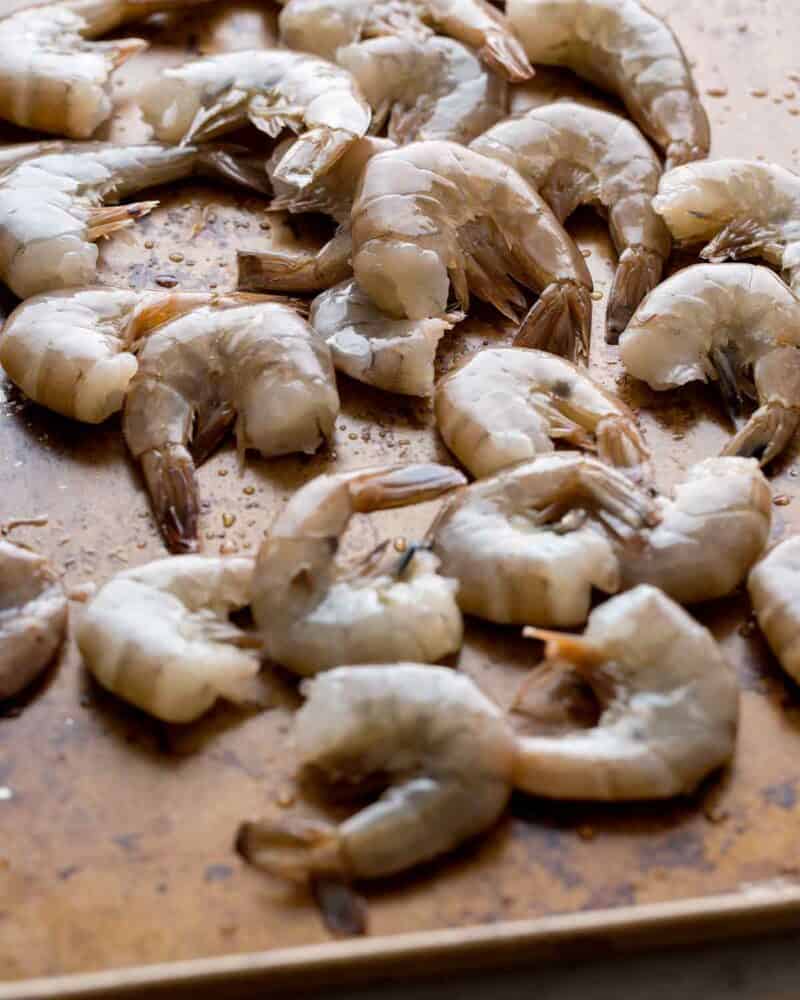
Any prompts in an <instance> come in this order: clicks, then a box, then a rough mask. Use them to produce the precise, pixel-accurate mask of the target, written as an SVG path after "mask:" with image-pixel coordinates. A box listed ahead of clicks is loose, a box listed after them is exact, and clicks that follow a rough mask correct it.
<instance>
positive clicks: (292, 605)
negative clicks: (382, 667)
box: [253, 465, 465, 675]
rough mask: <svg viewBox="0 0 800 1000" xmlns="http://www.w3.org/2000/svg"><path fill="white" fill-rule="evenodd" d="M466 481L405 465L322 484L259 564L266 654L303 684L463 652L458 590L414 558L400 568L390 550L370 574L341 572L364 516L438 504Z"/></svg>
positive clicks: (298, 499)
mask: <svg viewBox="0 0 800 1000" xmlns="http://www.w3.org/2000/svg"><path fill="white" fill-rule="evenodd" d="M464 481H465V480H464V477H463V476H462V475H461V473H459V472H457V471H456V470H455V469H451V468H449V467H448V466H442V465H398V466H385V467H377V468H369V469H357V470H354V471H353V472H349V473H339V474H334V475H328V476H318V477H317V478H316V479H314V480H312V481H311V482H310V483H309V484H308V485H307V486H305V487H304V488H303V489H302V490H300V491H299V492H298V493H296V494H295V496H294V497H293V498H292V500H291V501H290V502H289V503H288V505H287V506H286V508H285V509H284V510H283V512H282V513H281V514H279V516H278V518H277V520H276V521H275V523H274V525H273V526H272V528H271V530H270V532H269V534H268V536H267V538H266V540H265V541H264V543H263V544H262V546H261V550H260V552H259V554H258V560H257V565H256V573H255V577H254V580H253V615H254V617H255V620H256V622H257V624H258V625H259V627H260V629H261V632H262V636H263V642H264V652H265V654H266V655H267V656H268V657H270V658H271V659H273V660H275V661H276V662H277V663H280V664H282V665H283V666H285V667H288V668H289V669H290V670H292V671H293V672H295V673H298V674H305V675H308V674H315V673H318V672H319V671H322V670H327V669H329V668H331V667H335V666H339V665H342V664H346V663H347V664H355V663H380V662H384V663H390V662H393V661H397V660H403V659H405V658H407V657H408V656H409V655H411V654H413V655H414V656H415V657H416V658H417V659H418V660H419V661H421V662H435V661H436V660H440V659H442V657H444V656H447V655H448V654H450V653H453V652H456V651H457V650H458V649H459V648H460V647H461V640H462V629H463V626H462V621H461V613H460V612H459V610H458V605H457V604H456V600H455V591H456V584H455V582H454V581H453V580H448V579H445V578H444V577H442V576H439V574H438V572H437V570H438V566H439V561H438V559H436V557H435V556H433V555H432V554H431V553H430V552H428V551H426V550H425V549H419V550H418V549H416V548H411V549H410V550H408V551H407V552H405V553H404V554H403V555H402V556H398V555H397V553H396V552H392V554H391V557H390V561H388V562H387V560H386V559H382V560H379V559H376V557H380V556H382V555H385V553H386V546H381V547H380V548H379V549H378V550H377V551H376V552H375V553H373V554H372V556H371V557H370V558H369V559H368V560H367V562H366V564H365V565H362V566H360V567H358V566H357V567H355V568H353V567H350V568H349V569H348V568H346V567H340V566H337V564H336V561H335V556H336V551H337V548H338V544H339V538H340V536H341V535H342V534H343V533H344V531H345V528H346V527H347V524H348V522H349V520H350V518H351V517H352V516H353V515H354V514H356V513H367V512H369V511H376V510H385V509H387V508H389V507H398V506H404V505H406V504H410V503H419V502H422V501H424V500H430V499H433V498H435V497H437V496H439V495H441V494H442V493H445V492H446V491H448V490H450V489H453V488H454V487H456V486H460V485H463V483H464Z"/></svg>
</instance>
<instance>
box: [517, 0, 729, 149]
mask: <svg viewBox="0 0 800 1000" xmlns="http://www.w3.org/2000/svg"><path fill="white" fill-rule="evenodd" d="M506 14H507V17H508V20H509V21H510V23H511V25H512V26H513V27H514V29H515V30H516V31H517V33H518V34H519V37H520V38H521V39H522V44H523V45H524V46H525V51H526V52H527V53H528V56H529V57H530V59H531V61H532V62H534V63H542V64H545V65H551V66H566V67H567V68H568V69H571V70H572V72H573V73H576V74H577V75H578V76H582V77H583V78H584V79H586V80H588V81H589V82H590V83H593V84H594V85H595V86H597V87H601V88H602V89H603V90H607V91H610V92H611V93H613V94H616V95H617V96H618V97H619V98H621V100H622V101H623V103H624V104H625V107H626V108H627V109H628V113H629V114H630V116H631V118H633V120H634V121H635V122H636V124H637V125H638V126H639V128H640V129H641V130H642V132H644V134H645V135H646V136H648V138H650V139H652V140H653V142H654V143H655V144H656V145H657V146H658V147H659V148H660V149H662V150H663V152H664V154H665V156H666V161H667V169H670V168H671V167H675V166H678V164H681V163H686V162H688V161H689V160H698V159H702V157H704V156H707V155H708V150H709V146H710V144H711V135H710V128H709V124H708V116H707V115H706V112H705V109H704V108H703V105H702V104H701V103H700V98H699V97H698V96H697V88H696V87H695V84H694V80H693V79H692V71H691V69H690V67H689V63H688V62H687V59H686V56H685V55H684V54H683V50H682V49H681V46H680V43H679V42H678V39H677V38H676V37H675V35H674V33H673V32H672V30H671V28H670V27H669V26H668V25H667V24H666V23H665V22H664V21H663V20H662V19H661V18H660V17H657V16H656V15H655V14H653V13H652V12H651V11H649V10H647V8H646V7H643V6H642V5H641V4H640V3H639V0H508V3H507V5H506Z"/></svg>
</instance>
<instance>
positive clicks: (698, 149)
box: [664, 108, 708, 173]
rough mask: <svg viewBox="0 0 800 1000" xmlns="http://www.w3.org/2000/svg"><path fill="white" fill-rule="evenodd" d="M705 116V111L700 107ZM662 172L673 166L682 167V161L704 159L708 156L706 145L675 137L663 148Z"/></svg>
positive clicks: (690, 161)
mask: <svg viewBox="0 0 800 1000" xmlns="http://www.w3.org/2000/svg"><path fill="white" fill-rule="evenodd" d="M700 111H701V113H702V115H703V116H704V117H705V111H702V108H701V109H700ZM665 153H666V156H665V162H664V172H665V173H666V172H667V171H668V170H674V169H675V167H682V166H683V165H684V163H694V161H695V160H704V159H705V158H706V157H707V156H708V146H707V145H706V146H703V145H701V144H699V143H694V142H687V141H686V140H685V139H676V140H675V141H674V142H671V143H670V144H669V145H668V146H667V148H666V150H665Z"/></svg>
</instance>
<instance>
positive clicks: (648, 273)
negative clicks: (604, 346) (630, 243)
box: [606, 247, 664, 344]
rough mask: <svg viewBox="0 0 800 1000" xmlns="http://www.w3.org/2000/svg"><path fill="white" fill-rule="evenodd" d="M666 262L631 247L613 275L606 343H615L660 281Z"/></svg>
mask: <svg viewBox="0 0 800 1000" xmlns="http://www.w3.org/2000/svg"><path fill="white" fill-rule="evenodd" d="M663 270H664V261H663V260H662V259H661V257H659V256H658V255H657V254H654V253H653V252H652V251H649V250H645V249H644V247H628V249H627V250H625V252H624V253H623V254H622V256H621V257H620V259H619V264H618V265H617V271H616V274H615V275H614V283H613V285H612V286H611V294H610V296H609V299H608V313H607V315H606V343H608V344H616V343H618V341H619V337H620V334H621V333H622V332H623V331H624V330H625V327H626V326H627V325H628V323H629V322H630V320H631V317H632V316H633V314H634V313H635V312H636V309H637V308H638V306H639V305H640V303H641V302H642V300H643V299H644V298H645V297H646V296H647V295H649V293H650V292H652V290H653V289H654V288H655V287H656V285H657V284H658V283H659V281H660V280H661V274H662V271H663Z"/></svg>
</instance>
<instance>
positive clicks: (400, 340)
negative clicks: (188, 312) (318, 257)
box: [0, 281, 463, 396]
mask: <svg viewBox="0 0 800 1000" xmlns="http://www.w3.org/2000/svg"><path fill="white" fill-rule="evenodd" d="M309 319H310V323H311V325H312V326H313V327H314V329H315V330H316V331H317V333H318V334H319V335H320V336H321V337H322V338H323V339H324V340H326V341H327V344H328V347H330V349H331V354H332V356H333V363H334V365H335V366H336V368H337V369H338V371H341V372H344V373H345V374H346V375H349V376H350V377H351V378H355V379H358V381H359V382H364V383H366V384H367V385H372V386H375V388H377V389H385V390H386V391H387V392H397V393H401V394H403V395H407V396H431V395H433V383H434V363H435V360H436V348H437V345H438V344H439V341H440V340H441V339H442V337H443V336H444V334H445V333H446V332H447V331H448V330H451V329H452V328H453V327H454V326H455V325H456V323H458V322H460V321H461V320H462V319H463V314H462V313H457V312H454V313H446V314H445V315H444V316H441V317H433V318H431V319H418V320H412V319H394V318H392V317H391V316H387V315H386V314H385V313H384V312H381V310H380V309H378V307H377V306H376V305H375V304H374V303H373V302H372V300H371V299H370V298H369V296H368V295H366V294H365V293H364V292H363V291H362V289H361V288H360V287H359V285H358V284H357V283H356V282H355V281H345V282H343V283H342V284H339V285H335V286H334V287H333V288H330V289H329V290H328V291H326V292H323V293H322V294H321V295H318V296H317V298H316V299H314V301H313V302H312V303H311V315H310V318H309ZM0 343H1V342H0Z"/></svg>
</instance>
